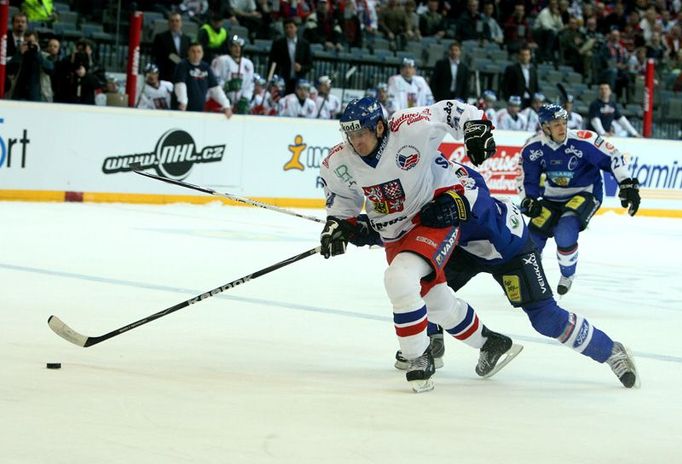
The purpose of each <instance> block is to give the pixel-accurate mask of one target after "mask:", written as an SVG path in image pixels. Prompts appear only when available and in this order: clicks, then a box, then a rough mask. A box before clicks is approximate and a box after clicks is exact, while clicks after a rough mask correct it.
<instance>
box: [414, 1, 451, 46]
mask: <svg viewBox="0 0 682 464" xmlns="http://www.w3.org/2000/svg"><path fill="white" fill-rule="evenodd" d="M439 5H440V2H439V0H428V2H427V10H426V11H425V12H424V14H422V15H421V16H420V18H419V32H420V33H421V35H422V37H438V38H443V37H445V29H446V26H445V17H444V16H443V15H442V14H441V13H440V11H438V10H439Z"/></svg>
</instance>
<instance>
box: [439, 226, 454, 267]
mask: <svg viewBox="0 0 682 464" xmlns="http://www.w3.org/2000/svg"><path fill="white" fill-rule="evenodd" d="M458 235H459V230H458V229H457V228H456V227H453V228H452V231H451V232H450V234H449V236H448V237H446V238H445V240H443V241H442V242H441V244H440V247H438V249H437V250H436V253H435V254H434V255H433V260H434V261H435V262H436V264H438V266H439V267H440V266H442V265H443V264H445V262H446V261H447V260H448V257H449V256H450V253H451V252H452V250H453V249H454V248H455V245H457V237H458Z"/></svg>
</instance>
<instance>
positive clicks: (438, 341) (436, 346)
mask: <svg viewBox="0 0 682 464" xmlns="http://www.w3.org/2000/svg"><path fill="white" fill-rule="evenodd" d="M429 348H431V353H432V355H433V364H434V366H435V367H436V369H440V368H441V367H443V356H445V340H444V338H443V334H442V333H435V334H433V335H429ZM394 366H395V368H396V369H400V370H401V371H405V370H407V368H408V367H409V366H410V361H408V360H407V359H405V357H404V356H403V353H402V352H401V351H400V350H398V351H396V353H395V364H394Z"/></svg>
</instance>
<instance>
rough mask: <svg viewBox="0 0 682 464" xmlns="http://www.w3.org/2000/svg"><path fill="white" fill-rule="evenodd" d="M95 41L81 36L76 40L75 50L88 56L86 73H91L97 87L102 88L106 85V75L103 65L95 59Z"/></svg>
mask: <svg viewBox="0 0 682 464" xmlns="http://www.w3.org/2000/svg"><path fill="white" fill-rule="evenodd" d="M95 48H96V45H95V42H93V41H92V40H90V39H86V38H81V39H78V42H76V51H77V52H83V53H85V55H86V56H87V57H88V66H87V70H88V74H92V75H93V76H95V78H96V79H97V89H98V90H99V89H104V87H106V85H107V75H106V70H105V69H104V66H103V65H102V64H101V63H100V62H98V61H97V60H96V59H95Z"/></svg>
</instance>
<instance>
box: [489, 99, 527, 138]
mask: <svg viewBox="0 0 682 464" xmlns="http://www.w3.org/2000/svg"><path fill="white" fill-rule="evenodd" d="M520 111H521V97H519V96H518V95H512V96H511V97H509V100H507V108H502V109H501V110H500V111H498V112H497V114H496V115H495V121H497V125H496V126H495V128H496V129H499V130H509V131H525V130H526V126H527V125H528V124H527V122H526V118H524V117H523V115H522V114H521V112H520Z"/></svg>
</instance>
